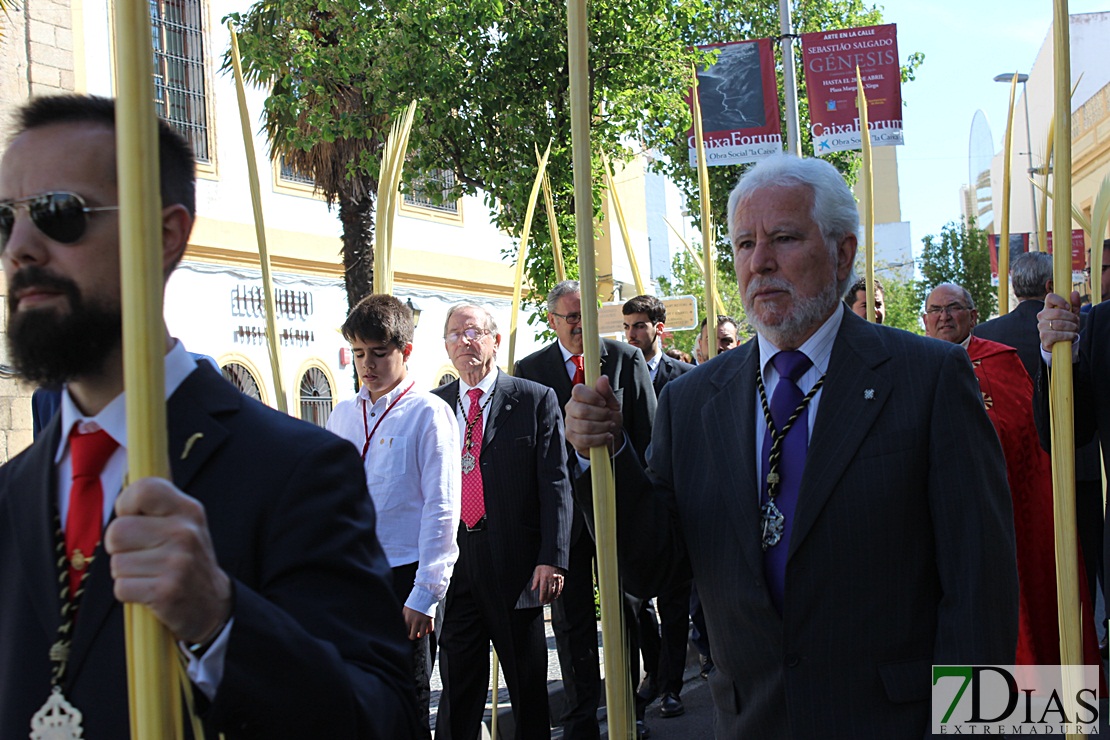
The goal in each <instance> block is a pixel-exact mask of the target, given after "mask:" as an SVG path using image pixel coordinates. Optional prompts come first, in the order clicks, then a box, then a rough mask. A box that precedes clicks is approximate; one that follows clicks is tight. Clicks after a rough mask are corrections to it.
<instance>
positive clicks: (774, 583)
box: [760, 350, 813, 614]
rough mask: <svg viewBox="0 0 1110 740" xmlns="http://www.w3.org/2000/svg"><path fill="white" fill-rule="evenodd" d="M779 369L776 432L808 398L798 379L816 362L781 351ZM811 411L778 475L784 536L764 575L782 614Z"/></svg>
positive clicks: (766, 462)
mask: <svg viewBox="0 0 1110 740" xmlns="http://www.w3.org/2000/svg"><path fill="white" fill-rule="evenodd" d="M771 362H772V363H773V364H774V366H775V370H777V371H778V374H779V382H778V385H776V386H775V393H774V395H773V396H772V397H771V419H772V420H773V421H774V422H775V429H776V430H781V429H783V428H784V427H785V426H786V425H787V423H788V422H789V421H790V417H791V416H793V415H794V412H795V411H796V410H797V409H798V406H799V404H801V402H802V399H803V398H804V397H805V396H804V395H803V394H802V391H801V389H800V388H798V379H799V378H801V377H802V376H803V375H805V372H806V370H809V368H810V367H812V365H813V363H812V362H811V361H810V359H809V358H808V357H806V356H805V355H804V354H802V353H801V352H798V351H796V350H795V351H790V352H779V353H778V354H777V355H775V356H774V357H772V358H771ZM808 415H809V409H808V404H807V408H803V409H802V411H801V413H800V414H799V415H798V418H797V419H795V421H794V423H793V424H792V425H791V427H790V430H789V431H788V432H787V434H786V438H785V439H784V440H783V441H782V451H781V457H780V458H779V464H778V474H779V479H780V483H779V486H778V493H777V494H776V495H775V499H774V501H775V506H777V507H778V509H779V511H781V512H782V516H783V533H782V539H781V540H780V541H779V542H778V544H775V545H772V546H770V547H768V548H767V549H766V550H765V551H764V552H763V572H764V575H766V577H767V588H768V590H769V591H770V593H771V600H772V601H773V602H774V603H775V608H776V609H778V611H779V614H781V613H782V607H783V592H784V590H785V584H786V554H787V551H788V550H789V548H790V532H791V529H792V525H793V522H794V510H795V508H796V507H797V504H798V490H799V489H800V488H801V483H802V473H803V472H804V471H805V466H806V450H807V449H808V448H809V418H808ZM771 441H772V439H771V430H770V429H768V430H767V433H766V434H765V435H764V437H763V459H762V470H763V480H762V481H761V482H760V493H761V498H760V505H761V506H762V504H764V503H766V502H767V497H768V491H767V488H768V486H767V473H768V472H769V470H770V455H771Z"/></svg>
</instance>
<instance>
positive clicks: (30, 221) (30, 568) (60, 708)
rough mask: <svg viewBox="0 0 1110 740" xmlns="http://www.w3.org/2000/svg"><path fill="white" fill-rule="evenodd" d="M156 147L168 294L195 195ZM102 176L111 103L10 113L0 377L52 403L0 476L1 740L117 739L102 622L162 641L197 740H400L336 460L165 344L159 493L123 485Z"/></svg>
mask: <svg viewBox="0 0 1110 740" xmlns="http://www.w3.org/2000/svg"><path fill="white" fill-rule="evenodd" d="M158 137H159V162H160V168H161V199H162V203H163V208H162V228H161V234H162V243H161V245H158V246H160V250H159V251H160V253H161V255H162V263H163V277H164V279H165V278H168V277H169V275H170V274H171V273H172V271H173V269H174V267H175V266H176V265H177V263H178V262H179V261H180V260H181V258H182V255H183V254H184V252H185V248H186V246H187V244H188V238H189V233H190V230H191V228H192V224H193V218H194V203H195V194H194V188H195V179H194V171H193V167H194V165H193V158H192V154H191V152H190V150H189V145H188V143H187V142H185V140H184V139H183V138H182V137H181V136H180V135H179V134H178V133H176V132H175V131H174V130H173V129H172V128H171V127H170V126H168V125H167V124H166V123H165V122H162V121H159V132H158ZM115 157H116V154H115V104H114V102H113V101H112V100H107V99H103V98H91V97H84V96H77V95H71V96H61V97H55V98H39V99H37V100H32V101H31V102H30V103H28V104H27V105H26V106H25V107H23V108H22V109H21V110H20V111H19V112H18V113H17V116H16V133H15V136H14V138H12V139H11V141H10V143H9V145H8V147H7V150H6V152H5V153H4V155H3V158H2V160H0V249H2V255H0V261H2V263H3V267H4V273H5V275H6V277H7V282H8V338H9V343H10V347H11V355H12V358H13V362H14V364H15V365H16V367H17V368H18V369H19V370H20V372H21V373H22V375H23V376H24V377H25V378H26V379H27V380H28V381H32V382H37V383H57V384H64V389H63V392H62V401H61V410H60V413H58V414H57V415H55V416H54V418H53V419H52V420H51V421H50V423H49V424H48V425H47V426H46V428H45V429H44V430H43V432H42V434H40V435H39V437H38V439H37V440H36V441H35V443H34V444H33V445H32V446H31V447H30V448H28V449H27V450H26V451H25V452H23V453H21V454H20V455H18V456H16V457H15V458H14V459H12V460H11V461H10V462H9V463H8V464H7V465H5V466H4V467H3V468H0V593H3V594H4V599H5V602H4V608H3V609H0V737H4V738H16V737H27V736H28V733H29V732H30V730H31V728H32V725H33V724H34V725H36V726H42V725H48V724H53V723H55V722H56V721H57V720H58V717H59V716H61V717H63V718H64V719H65V721H66V723H67V725H68V729H69V730H70V732H71V735H67V736H74V737H76V736H78V734H80V733H81V732H83V736H84V737H88V738H121V737H127V736H128V734H129V715H128V697H127V694H128V692H127V675H126V660H125V645H124V620H123V606H122V604H121V602H124V603H128V602H130V603H140V604H144V605H146V606H147V607H149V608H150V609H151V611H152V612H153V614H154V615H155V617H156V618H157V619H158V620H159V621H160V622H161V623H162V624H163V625H165V627H166V628H167V629H168V631H169V632H170V633H171V634H172V636H173V637H174V638H175V641H176V645H177V648H176V651H177V652H178V653H180V655H174V656H172V658H173V659H174V660H176V659H178V658H180V659H181V660H182V661H183V663H184V664H185V666H186V667H185V670H186V673H187V676H188V685H187V687H186V690H188V691H190V692H191V694H192V699H193V704H194V705H195V708H196V713H197V715H198V716H199V718H200V720H201V721H202V722H203V725H204V728H205V732H206V735H207V736H208V737H216V736H217V735H220V734H222V735H223V736H225V737H227V738H244V737H267V738H291V739H292V738H306V737H359V738H383V739H386V738H388V739H392V738H398V737H401V738H408V737H412V736H413V733H414V731H415V710H414V697H413V689H412V684H411V678H410V677H409V675H408V674H409V665H410V662H411V649H410V648H409V647H408V645H407V640H406V639H405V634H404V632H403V630H402V620H401V616H400V615H401V609H400V605H399V604H398V602H397V600H396V598H395V597H394V596H393V593H392V591H393V589H392V586H391V582H390V570H389V566H388V563H387V561H386V559H385V557H384V555H383V553H382V550H381V547H380V545H379V543H378V540H377V539H376V537H375V536H374V524H375V520H374V511H373V508H372V506H371V504H370V498H369V496H368V495H367V492H366V482H365V481H366V479H365V477H364V476H363V475H362V472H361V465H360V464H359V456H358V453H357V452H356V451H355V450H354V449H352V448H351V446H350V445H349V444H348V443H347V442H345V441H343V440H341V439H339V438H338V437H335V436H333V435H331V434H329V433H327V432H325V431H324V430H322V429H318V428H316V427H314V426H312V425H311V424H306V423H303V422H301V421H298V420H294V419H291V418H289V417H287V416H286V415H284V414H279V413H277V412H275V411H273V410H271V409H268V408H266V407H264V406H262V405H261V404H259V403H257V402H255V401H253V400H251V399H249V398H247V397H246V396H243V395H242V394H240V393H239V392H238V391H236V390H235V389H234V388H233V387H232V386H231V385H230V384H228V383H227V382H226V381H225V380H224V379H223V378H222V377H221V376H220V375H219V373H217V372H216V371H214V370H213V369H212V368H211V367H210V366H208V365H207V363H199V364H198V363H197V362H196V361H195V360H194V359H193V358H192V357H190V356H189V354H188V353H187V352H186V351H185V348H184V346H183V345H182V344H181V342H179V341H177V340H175V339H173V338H172V337H171V336H170V335H169V333H168V332H167V331H165V330H164V329H163V331H162V335H163V338H161V339H159V341H161V342H163V343H164V345H165V353H166V354H165V380H166V396H167V405H166V416H167V437H168V446H169V449H168V453H169V460H170V464H171V468H172V482H171V481H167V480H161V479H149V478H148V479H143V480H138V481H131V482H130V484H129V485H127V484H126V483H127V451H126V448H127V442H128V440H127V427H126V420H125V416H126V409H125V404H126V400H127V399H126V398H125V388H124V383H123V380H124V379H123V371H122V348H121V336H120V326H121V306H120V260H119V234H120V225H119V217H118V213H117V210H118V202H119V201H118V199H117V197H118V196H117V188H116V177H115V172H116V161H115ZM151 246H152V247H154V246H155V245H151ZM78 713H79V714H78Z"/></svg>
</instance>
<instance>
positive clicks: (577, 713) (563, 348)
mask: <svg viewBox="0 0 1110 740" xmlns="http://www.w3.org/2000/svg"><path fill="white" fill-rule="evenodd" d="M547 322H548V325H549V326H550V327H551V330H552V331H554V332H555V335H556V337H557V340H556V341H555V342H552V343H551V344H549V345H548V346H547V347H544V348H543V349H541V350H538V351H537V352H534V353H533V354H531V355H529V356H528V357H525V358H524V359H522V360H521V361H520V362H518V363H517V365H516V376H517V377H518V378H526V379H527V380H532V381H535V382H537V383H540V384H541V385H546V386H547V387H549V388H553V389H554V390H555V395H556V396H557V397H558V399H559V408H560V409H565V407H566V404H567V401H569V400H570V393H571V389H572V388H573V387H574V386H575V385H576V384H578V383H582V382H584V380H585V367H584V364H583V363H584V359H583V354H582V353H583V347H582V293H581V290H580V289H579V285H578V281H577V280H564V281H563V282H561V283H558V284H557V285H556V286H555V287H554V288H552V289H551V292H550V293H548V295H547ZM601 374H602V375H604V376H605V377H607V378H609V382H610V383H612V385H613V388H614V389H615V392H616V394H617V398H618V399H619V400H620V401H621V408H622V409H623V411H624V429H625V432H626V433H627V434H628V437H629V439H631V440H632V447H633V449H634V450H636V454H637V455H638V456H639V457H640V459H643V456H644V454H645V452H646V451H647V446H648V442H650V441H651V423H652V419H653V418H654V417H655V390H654V389H653V388H652V386H651V376H650V375H649V373H648V368H647V363H646V362H645V361H644V356H643V354H642V353H641V352H640V350H639V349H637V348H636V347H634V346H632V345H630V344H626V343H624V342H615V341H613V340H610V339H602V340H601ZM564 414H565V411H564ZM567 451H568V454H571V455H573V448H571V447H569V445H568V447H567ZM593 557H594V543H593V539H592V537H591V536H590V534H589V532H587V531H586V527H585V519H584V518H583V516H582V512H581V510H580V509H579V508H578V507H577V506H575V507H574V520H573V524H572V526H571V532H570V564H569V566H568V567H567V580H566V586H565V587H564V589H563V596H562V598H561V599H559V600H558V601H556V602H555V603H554V604H553V605H552V607H551V626H552V629H553V630H554V632H555V645H556V647H557V648H558V653H559V665H560V667H561V668H562V673H563V687H564V690H565V691H566V697H567V712H566V715H564V717H563V720H562V723H563V737H565V738H568V740H571V739H572V738H573V739H574V740H597V738H598V736H599V730H598V725H597V708H598V706H599V705H600V702H601V672H600V663H599V656H598V649H597V619H596V616H595V612H594V588H593V584H594V576H593V565H592V563H593ZM633 602H634V603H626V610H625V624H626V625H627V626H629V627H630V628H631V629H630V633H632V634H631V637H632V639H631V650H630V651H629V655H632V656H635V658H636V659H635V660H632V661H631V663H632V665H631V666H630V667H629V668H630V671H631V672H632V681H633V683H632V685H633V686H638V685H639V683H640V676H639V672H640V667H639V657H638V656H639V652H640V649H639V641H638V640H637V639H635V631H636V630H635V626H636V624H637V621H636V618H635V614H636V612H637V611H638V610H639V600H633ZM651 668H652V669H654V666H651ZM640 709H641V711H640V713H639V719H641V720H642V719H643V712H642V707H641V708H640Z"/></svg>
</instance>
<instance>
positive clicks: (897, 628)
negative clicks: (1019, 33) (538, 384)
mask: <svg viewBox="0 0 1110 740" xmlns="http://www.w3.org/2000/svg"><path fill="white" fill-rule="evenodd" d="M728 213H729V235H730V237H731V240H732V245H733V250H734V252H733V254H734V259H735V266H736V276H737V279H738V281H739V286H740V289H741V294H742V297H743V301H744V308H745V311H746V313H747V320H748V322H749V323H750V324H751V325H752V326H753V327H754V328H755V330H756V332H757V337H756V338H755V339H754V340H752V341H750V342H748V343H747V344H745V345H744V346H742V347H740V348H738V349H736V350H733V351H732V352H728V353H726V354H725V355H724V356H722V357H721V358H719V359H718V360H717V361H715V362H712V363H709V364H707V365H705V366H704V367H699V368H698V369H696V370H695V371H693V372H690V373H687V374H686V375H684V376H682V377H681V378H678V379H677V380H675V381H673V382H671V383H670V384H668V386H667V392H666V393H664V394H663V396H662V398H661V399H660V404H659V410H658V413H657V415H656V417H655V428H654V431H653V437H652V444H651V447H650V448H649V452H648V457H647V465H646V466H641V465H640V463H639V461H638V459H637V456H636V455H634V454H629V453H628V450H627V449H626V447H627V445H626V443H625V440H624V438H623V434H622V433H621V431H620V430H621V424H620V407H619V404H618V403H617V402H616V399H615V397H614V396H613V394H612V393H611V391H610V388H609V385H608V382H607V381H606V379H605V378H602V379H600V380H599V381H598V383H597V385H596V387H594V388H590V387H588V386H578V387H576V388H575V390H574V394H573V397H572V400H571V402H570V403H569V404H568V405H567V417H566V422H567V439H568V441H569V442H570V443H571V444H572V445H573V446H574V448H575V450H576V451H577V453H578V457H579V459H578V466H579V468H580V470H581V469H584V468H587V467H588V466H589V460H588V456H589V450H590V448H591V447H595V446H604V445H607V444H608V445H610V446H611V448H612V449H614V450H615V458H614V464H615V465H616V479H617V519H618V520H617V532H618V538H617V539H618V552H619V561H620V566H621V575H622V578H623V583H624V586H625V588H626V589H628V590H629V591H631V592H632V593H634V594H644V595H648V594H651V593H653V592H654V591H655V590H656V589H657V588H658V586H659V585H660V584H662V583H666V582H668V581H669V580H671V579H673V577H674V574H675V571H676V570H684V571H689V572H692V574H693V577H694V579H695V581H696V582H697V584H698V587H699V591H700V592H701V596H702V602H703V606H704V609H705V616H706V622H707V626H708V630H709V638H710V642H711V643H712V644H713V658H714V661H715V663H716V666H717V670H716V672H715V673H714V674H712V675H711V676H710V679H709V681H710V688H711V691H712V694H713V700H714V704H715V707H716V714H717V717H716V720H717V721H716V732H717V737H720V738H731V737H790V738H794V740H799V739H801V738H824V737H856V738H859V737H874V738H893V737H900V738H905V737H921V736H922V735H924V734H926V733H927V732H928V730H929V726H930V690H931V686H932V671H931V666H932V665H954V664H955V665H976V664H1009V663H1012V661H1013V658H1014V645H1015V640H1016V629H1017V603H1018V602H1017V574H1016V565H1015V556H1014V531H1013V521H1012V513H1011V507H1010V499H1009V493H1008V489H1007V485H1006V471H1005V465H1004V463H1003V459H1002V453H1001V450H1000V448H999V445H998V441H997V438H996V436H995V434H994V430H993V428H992V427H991V425H990V421H989V420H988V418H987V415H986V412H985V411H984V410H983V404H982V401H981V400H980V397H979V391H978V389H977V387H976V383H975V376H974V373H973V372H972V368H971V364H970V362H969V361H968V359H967V355H966V353H964V352H963V351H962V350H961V349H960V348H958V347H956V346H954V345H950V344H945V343H941V342H936V341H933V340H929V339H925V338H922V337H917V336H914V335H911V334H908V333H906V332H901V331H897V330H893V329H889V328H885V327H881V326H876V325H872V324H868V323H867V322H866V321H863V320H861V319H860V318H859V317H857V316H855V315H854V314H853V313H852V312H851V311H850V310H849V309H848V308H847V306H844V305H842V303H841V297H842V296H843V295H844V292H845V289H846V288H847V287H848V286H849V285H851V283H852V274H851V273H852V271H851V265H852V262H853V260H854V258H855V254H856V243H857V239H856V230H857V228H858V223H859V218H858V213H857V210H856V205H855V201H854V199H853V198H852V194H851V191H850V190H849V189H848V186H847V185H846V184H845V182H844V180H843V179H842V178H841V176H840V174H839V173H838V172H837V171H836V170H835V169H834V168H833V167H832V166H831V165H830V164H828V163H826V162H824V161H822V160H817V159H798V158H796V157H793V156H789V155H776V156H773V157H770V158H768V159H766V160H764V161H763V162H761V163H760V164H758V165H756V166H755V167H753V168H752V169H751V170H750V171H749V172H748V173H746V174H745V176H744V177H743V179H741V181H740V183H739V185H737V187H736V189H735V190H734V191H733V192H732V194H731V196H730V198H729V209H728ZM969 450H974V451H975V454H969ZM645 488H647V490H648V495H644V489H645ZM576 495H577V496H578V498H579V501H580V504H581V505H582V508H583V510H584V511H586V512H589V511H591V508H590V506H589V500H590V497H591V491H590V485H589V476H588V475H585V474H581V475H579V477H578V480H577V483H576Z"/></svg>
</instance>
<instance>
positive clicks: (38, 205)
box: [0, 193, 119, 251]
mask: <svg viewBox="0 0 1110 740" xmlns="http://www.w3.org/2000/svg"><path fill="white" fill-rule="evenodd" d="M19 208H25V209H26V210H27V215H28V216H30V217H31V223H33V224H34V225H35V228H37V229H38V230H39V231H41V232H42V233H43V234H45V235H46V236H48V237H50V238H51V239H53V240H54V241H56V242H58V243H60V244H75V243H77V242H78V241H80V240H81V237H82V236H84V235H85V229H86V227H87V226H88V225H89V218H88V216H87V215H86V214H89V213H97V212H99V211H118V210H119V206H87V205H85V199H84V198H82V197H81V196H80V195H78V194H77V193H43V194H42V195H34V196H32V197H30V198H21V199H19V200H8V201H3V202H0V251H3V250H4V248H5V247H6V246H7V244H8V238H9V237H10V236H11V235H12V227H13V226H14V225H15V212H16V209H19Z"/></svg>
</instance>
